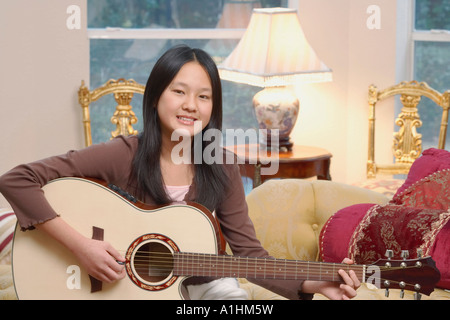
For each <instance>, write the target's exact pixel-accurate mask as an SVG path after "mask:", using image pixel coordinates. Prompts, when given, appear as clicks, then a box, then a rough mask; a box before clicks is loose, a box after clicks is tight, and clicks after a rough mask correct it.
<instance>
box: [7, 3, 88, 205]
mask: <svg viewBox="0 0 450 320" xmlns="http://www.w3.org/2000/svg"><path fill="white" fill-rule="evenodd" d="M72 4H76V5H78V6H79V7H80V9H81V10H80V12H81V29H79V30H78V29H74V30H69V29H68V28H67V26H66V20H67V19H68V18H69V16H70V14H67V12H66V11H67V8H68V7H69V6H70V5H72ZM0 70H1V76H0V119H1V120H0V121H1V126H2V130H1V135H0V174H3V173H4V172H6V171H7V170H9V169H11V168H12V167H13V166H16V165H18V164H20V163H26V162H30V161H34V160H37V159H40V158H44V157H47V156H50V155H54V154H60V153H65V152H66V151H68V150H70V149H74V148H80V147H82V146H83V132H82V125H81V110H80V107H79V105H78V100H77V90H78V87H79V86H80V84H81V80H82V79H86V80H88V79H89V41H88V39H87V36H86V0H76V1H74V0H39V1H35V0H14V1H1V4H0ZM2 206H7V203H6V200H4V198H3V197H1V196H0V207H2Z"/></svg>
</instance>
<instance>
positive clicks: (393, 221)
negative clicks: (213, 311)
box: [319, 149, 450, 289]
mask: <svg viewBox="0 0 450 320" xmlns="http://www.w3.org/2000/svg"><path fill="white" fill-rule="evenodd" d="M449 181H450V152H448V151H446V150H440V149H428V150H426V151H424V152H423V155H422V157H420V158H419V159H418V160H416V162H414V164H413V166H412V167H411V170H410V172H409V174H408V178H407V179H406V181H405V184H404V185H403V186H402V187H401V188H399V190H398V191H397V193H396V194H395V196H394V197H393V199H392V200H391V201H390V202H389V203H388V204H387V205H385V206H379V205H374V204H362V205H354V206H350V207H347V208H344V209H342V210H339V211H338V212H337V213H335V214H334V215H333V216H332V217H330V219H329V220H328V221H327V223H326V224H325V226H324V227H323V228H322V231H321V234H320V239H319V241H320V253H321V258H322V260H323V261H327V262H341V261H342V260H343V259H344V258H345V257H351V258H353V259H354V260H355V261H356V262H357V263H371V262H375V261H376V260H378V259H379V258H381V257H384V254H385V252H386V249H391V250H394V253H397V256H398V254H399V253H400V251H401V250H409V251H410V258H415V255H416V250H417V249H418V248H421V249H422V250H423V252H424V255H429V256H431V257H432V258H433V260H434V261H435V262H436V266H437V267H438V269H439V270H440V272H441V281H440V282H439V284H438V286H440V287H442V288H446V289H450V255H449V254H448V248H450V223H447V222H448V220H449V219H450V210H449V207H450V188H449V187H448V185H449Z"/></svg>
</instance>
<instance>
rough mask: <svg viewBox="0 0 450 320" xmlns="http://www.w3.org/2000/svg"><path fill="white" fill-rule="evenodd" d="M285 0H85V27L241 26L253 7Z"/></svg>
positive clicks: (278, 3) (280, 5)
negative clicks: (86, 18)
mask: <svg viewBox="0 0 450 320" xmlns="http://www.w3.org/2000/svg"><path fill="white" fill-rule="evenodd" d="M282 6H284V7H285V6H287V0H261V1H259V0H170V1H168V0H127V1H123V0H88V27H89V28H106V27H119V28H216V27H217V28H245V27H247V25H248V22H249V19H250V16H251V12H252V9H253V8H260V7H282Z"/></svg>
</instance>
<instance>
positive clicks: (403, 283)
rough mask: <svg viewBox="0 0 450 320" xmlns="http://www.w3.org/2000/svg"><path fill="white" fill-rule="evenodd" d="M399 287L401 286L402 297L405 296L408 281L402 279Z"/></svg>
mask: <svg viewBox="0 0 450 320" xmlns="http://www.w3.org/2000/svg"><path fill="white" fill-rule="evenodd" d="M399 287H400V289H401V290H400V298H402V299H403V298H404V296H405V287H406V283H405V282H404V281H400V283H399Z"/></svg>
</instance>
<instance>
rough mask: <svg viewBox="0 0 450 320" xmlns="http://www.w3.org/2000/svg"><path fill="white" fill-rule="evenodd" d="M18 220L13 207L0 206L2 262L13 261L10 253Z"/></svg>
mask: <svg viewBox="0 0 450 320" xmlns="http://www.w3.org/2000/svg"><path fill="white" fill-rule="evenodd" d="M16 221H17V220H16V216H15V215H14V212H13V211H12V210H11V209H2V208H0V264H8V263H10V261H11V256H10V253H11V247H12V239H13V235H14V229H15V226H16Z"/></svg>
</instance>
